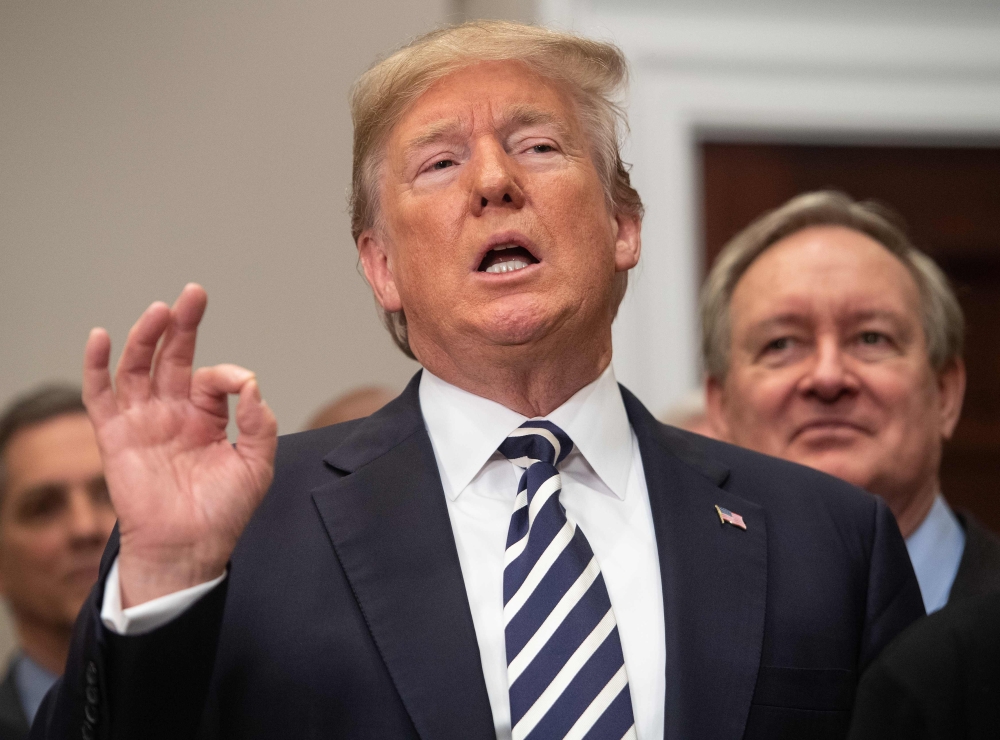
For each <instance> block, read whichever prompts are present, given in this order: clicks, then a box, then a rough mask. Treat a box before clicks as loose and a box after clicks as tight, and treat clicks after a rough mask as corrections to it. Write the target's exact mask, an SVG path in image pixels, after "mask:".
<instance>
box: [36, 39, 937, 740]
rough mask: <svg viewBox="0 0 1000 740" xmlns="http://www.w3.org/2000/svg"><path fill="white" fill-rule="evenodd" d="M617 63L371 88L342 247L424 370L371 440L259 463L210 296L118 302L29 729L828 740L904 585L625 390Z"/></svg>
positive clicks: (300, 442)
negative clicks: (99, 553)
mask: <svg viewBox="0 0 1000 740" xmlns="http://www.w3.org/2000/svg"><path fill="white" fill-rule="evenodd" d="M625 74H626V66H625V60H624V58H623V57H622V55H621V53H620V52H619V51H618V50H617V49H616V48H614V47H613V46H610V45H608V44H603V43H598V42H595V41H590V40H587V39H582V38H578V37H575V36H572V35H568V34H562V33H556V32H552V31H546V30H543V29H539V28H533V27H530V26H521V25H516V24H507V23H499V22H481V23H471V24H466V25H463V26H458V27H455V28H449V29H444V30H442V31H438V32H435V33H432V34H430V35H428V36H425V37H423V38H421V39H418V40H417V41H415V42H414V43H412V44H410V45H409V46H407V47H405V48H404V49H402V50H400V51H399V52H397V53H396V54H394V55H392V56H390V57H389V58H388V59H386V60H385V61H383V62H381V63H380V64H378V65H376V66H375V67H373V68H372V69H371V70H369V71H368V72H367V73H366V74H365V75H364V76H363V77H362V78H361V79H360V81H359V82H358V84H357V86H356V88H355V91H354V94H353V98H352V112H353V118H354V123H355V148H354V155H355V156H354V184H353V197H352V226H353V232H354V237H355V241H356V243H357V248H358V251H359V255H360V258H361V263H362V265H363V267H364V271H365V276H366V278H367V280H368V282H369V284H370V285H371V287H372V290H373V292H374V294H375V298H376V300H377V301H378V304H379V306H380V307H381V309H382V310H383V312H384V314H385V317H386V324H387V326H388V327H389V329H390V330H391V332H392V335H393V338H394V339H395V341H396V342H397V344H398V345H399V346H400V347H401V348H402V349H403V350H404V351H405V352H407V353H408V354H410V355H412V356H413V357H415V358H416V359H417V360H418V361H419V362H420V363H421V365H422V366H423V370H422V371H421V372H420V373H418V374H417V375H416V376H415V377H414V379H413V380H412V381H411V383H410V385H409V386H408V387H407V389H406V390H404V391H403V393H402V394H401V395H400V396H399V397H398V398H397V399H395V400H394V401H392V402H391V403H389V404H388V405H386V406H385V407H384V408H383V409H381V410H380V411H378V412H377V413H375V414H373V415H372V416H370V417H368V418H366V419H363V420H359V421H354V422H347V423H344V424H338V425H335V426H331V427H326V428H324V429H320V430H317V431H313V432H306V433H303V434H297V435H292V436H289V437H285V438H282V440H281V441H280V442H278V441H277V440H276V437H275V424H274V417H273V415H272V414H271V412H270V411H269V410H268V408H267V406H266V405H265V404H264V403H263V402H262V401H261V397H260V393H259V390H258V388H257V383H256V380H255V379H254V376H253V374H252V373H251V372H249V371H247V370H244V369H242V368H237V367H235V366H232V365H221V366H217V367H213V368H202V369H200V370H198V371H196V372H194V373H192V372H191V363H192V358H193V352H194V342H195V334H196V331H197V326H198V322H199V321H200V319H201V316H202V313H203V311H204V309H205V301H206V297H205V293H204V291H203V290H201V288H199V287H198V286H188V287H187V288H185V290H184V291H183V292H182V293H181V296H180V297H179V298H178V299H177V302H176V303H175V304H174V306H173V307H172V308H171V307H168V306H166V305H164V304H162V303H155V304H153V305H152V306H150V308H149V309H147V311H146V312H145V313H144V314H143V316H142V317H140V319H139V321H138V322H137V323H136V324H135V326H134V327H133V329H132V331H131V333H130V335H129V339H128V341H127V342H126V345H125V348H124V350H123V353H122V359H121V361H120V362H119V366H118V371H117V382H116V383H115V384H114V385H113V384H112V380H111V377H110V374H109V372H108V357H109V352H110V343H109V340H108V336H107V334H106V333H105V332H103V331H102V330H94V332H93V333H92V334H91V337H90V340H89V343H88V346H87V349H86V357H85V370H84V374H85V389H86V391H85V393H86V400H87V404H88V408H89V410H90V413H91V415H92V418H93V420H94V424H95V428H96V430H97V434H98V439H99V441H100V444H101V448H102V451H103V455H104V459H105V462H106V470H107V476H108V482H109V488H110V492H111V495H112V498H113V500H114V502H115V505H116V508H117V511H118V514H119V534H118V536H117V537H116V538H114V540H113V542H112V543H111V545H110V546H109V548H108V551H107V556H106V560H105V563H104V568H103V570H102V579H101V582H100V583H99V585H98V588H97V589H96V590H95V592H94V595H93V598H92V601H91V602H90V604H89V605H88V608H87V609H86V612H85V614H84V616H83V617H82V618H81V620H80V622H79V624H78V632H77V638H76V642H75V645H74V652H73V655H72V657H71V659H70V665H69V668H68V670H67V674H66V678H65V680H64V681H63V683H62V685H61V687H60V689H59V690H58V691H57V692H55V693H53V694H50V698H49V700H48V705H47V707H44V708H43V709H42V713H41V716H43V717H44V718H45V719H44V721H43V722H41V723H36V728H35V737H37V738H52V739H54V738H70V737H73V738H79V737H81V736H83V737H85V738H86V737H97V736H100V737H122V738H125V737H128V738H143V739H144V740H146V739H148V738H187V737H198V738H221V737H234V738H236V737H238V738H262V739H263V738H276V737H290V738H314V737H344V738H362V737H363V738H424V739H425V740H428V739H430V738H437V739H440V740H445V739H451V738H475V739H480V738H482V739H485V738H517V739H518V740H520V739H522V738H531V739H532V740H539V739H542V738H584V737H586V738H591V739H592V740H597V739H601V740H621V739H622V738H640V739H641V740H659V738H664V737H666V738H714V739H717V740H737V739H738V738H780V737H819V736H826V737H837V736H839V735H842V734H843V732H844V731H845V729H846V726H847V718H848V715H849V711H850V707H851V701H852V696H853V691H854V686H855V683H856V678H857V675H858V673H859V672H860V671H861V670H863V669H864V667H865V666H866V665H867V664H868V663H869V662H870V661H871V660H872V659H873V658H874V656H875V655H877V654H878V652H879V651H880V650H881V648H882V646H883V645H885V644H886V642H887V641H888V640H890V639H891V638H892V637H893V636H894V635H895V634H896V633H897V632H898V631H899V630H901V629H902V628H903V627H905V626H906V625H907V624H908V623H909V622H911V621H912V620H913V619H914V618H915V617H916V616H917V615H919V614H920V613H921V611H922V610H921V608H920V602H919V599H920V595H919V591H918V589H917V585H916V581H915V580H914V578H913V574H912V570H911V569H910V567H909V563H908V561H907V558H906V551H905V548H904V545H903V542H902V539H901V538H900V536H899V532H898V530H897V528H896V525H895V524H894V522H893V520H892V515H891V514H890V513H889V511H888V509H886V507H885V506H884V504H882V503H881V502H879V501H878V500H877V499H875V498H874V497H871V496H868V495H867V494H864V493H863V492H861V491H858V490H856V489H854V488H852V487H850V486H848V485H847V484H844V483H843V482H841V481H837V480H835V479H833V478H830V477H828V476H825V475H822V474H819V473H816V472H815V471H812V470H809V469H807V468H802V467H799V466H792V465H788V464H787V463H783V462H781V461H774V460H770V459H768V458H765V457H763V456H760V455H756V454H754V453H750V452H747V451H745V450H741V449H739V448H736V447H732V446H728V445H723V444H720V443H717V442H713V441H710V440H705V439H703V438H700V437H696V436H695V435H689V434H686V433H684V432H680V431H677V430H671V429H669V428H668V427H665V426H663V425H661V424H659V423H658V422H656V421H655V419H653V418H652V416H651V415H650V414H649V412H647V411H646V409H645V408H644V407H643V406H642V405H641V404H640V403H639V401H638V400H636V399H635V398H634V397H633V396H632V395H631V394H629V393H628V392H627V391H625V390H624V389H622V388H620V387H619V386H618V385H617V383H616V382H615V380H614V374H613V371H612V369H611V364H610V362H611V322H612V320H613V318H614V316H615V313H616V311H617V308H618V304H619V302H620V301H621V299H622V296H623V294H624V291H625V287H626V280H627V274H628V271H629V270H630V269H631V268H632V267H634V266H635V265H636V263H637V261H638V259H639V250H640V238H639V231H640V223H641V217H642V204H641V202H640V200H639V196H638V194H637V193H636V192H635V190H634V189H632V187H631V185H630V184H629V178H628V173H627V170H626V168H625V166H624V165H623V164H622V161H621V158H620V155H619V151H618V138H619V133H620V131H621V130H622V129H623V124H624V120H623V117H622V115H621V113H620V110H619V109H618V107H617V105H616V104H615V97H616V96H617V95H618V94H620V93H621V91H622V87H623V85H624V81H625ZM158 343H159V349H158V350H157V349H156V347H157V344H158ZM228 393H236V394H238V395H239V397H240V398H239V403H238V405H237V409H236V421H237V425H238V427H239V430H240V435H239V438H238V440H237V443H236V445H235V447H232V446H230V445H229V444H228V442H227V440H226V437H225V424H226V416H227V414H226V410H227V407H226V396H227V394H228ZM275 449H277V456H276V457H275ZM265 494H266V495H265ZM817 509H823V510H826V511H828V512H829V518H828V520H827V521H826V522H820V523H819V524H813V523H812V521H813V520H814V518H815V517H813V516H812V513H813V512H814V511H815V510H817ZM802 525H808V526H802Z"/></svg>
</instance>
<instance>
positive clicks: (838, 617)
mask: <svg viewBox="0 0 1000 740" xmlns="http://www.w3.org/2000/svg"><path fill="white" fill-rule="evenodd" d="M418 380H419V374H418V375H417V377H415V378H414V379H413V381H412V382H411V383H410V385H409V386H408V387H407V389H406V390H405V391H404V392H403V394H402V395H401V396H400V397H399V398H398V399H396V400H395V401H393V402H392V403H390V404H389V405H388V406H386V407H385V408H384V409H382V410H381V411H379V412H378V413H376V414H374V415H372V416H370V417H368V418H367V419H363V420H359V421H356V422H348V423H345V424H339V425H336V426H333V427H327V428H325V429H321V430H318V431H312V432H304V433H301V434H295V435H290V436H286V437H283V438H282V439H281V442H280V444H279V447H278V455H277V463H276V472H275V479H274V483H273V484H272V487H271V490H270V492H269V493H268V495H267V496H266V497H265V499H264V501H263V503H262V504H261V506H260V508H259V509H258V511H257V512H256V514H255V515H254V517H253V519H252V521H251V522H250V524H249V526H248V527H247V529H246V532H245V533H244V535H243V536H242V538H241V539H240V542H239V544H238V546H237V548H236V550H235V552H234V553H233V556H232V560H231V562H230V570H229V577H228V578H227V579H226V581H224V582H223V584H221V585H220V586H218V587H217V588H216V589H214V590H213V591H212V592H210V593H209V594H208V595H207V596H205V597H204V598H203V599H202V600H200V601H199V602H198V603H197V604H196V605H195V606H193V607H192V608H191V609H189V610H188V611H187V612H185V613H184V614H183V615H182V616H180V617H179V618H177V619H176V620H174V621H173V622H171V623H170V624H168V625H166V626H164V627H161V628H159V629H157V630H155V631H153V632H151V633H149V634H146V635H140V636H132V637H122V636H119V635H115V634H113V633H111V632H109V631H108V630H106V629H105V628H104V627H103V626H102V624H101V621H100V616H99V615H100V608H101V599H102V594H103V589H104V579H105V578H106V576H107V571H108V569H109V567H110V564H111V561H112V558H113V556H114V554H115V553H116V551H117V537H113V538H112V541H111V543H110V544H109V547H108V551H107V553H106V555H105V562H104V564H103V567H102V575H101V579H100V581H99V582H98V585H97V587H96V588H95V590H94V592H93V594H92V595H91V597H90V600H89V602H88V603H87V604H86V605H85V607H84V609H83V611H82V613H81V615H80V618H79V620H78V622H77V625H76V632H75V637H74V641H73V646H72V649H71V654H70V659H69V663H68V666H67V672H66V675H65V677H64V679H63V681H62V682H61V684H60V685H59V686H58V687H57V688H55V689H53V691H52V692H51V693H50V694H49V696H48V698H47V699H46V703H45V705H44V706H43V708H42V710H41V711H40V712H39V719H38V720H36V723H35V727H34V728H33V734H32V737H33V738H36V739H39V740H40V739H41V738H48V739H49V740H55V739H56V738H60V739H63V738H74V739H76V738H80V737H84V738H87V737H100V738H130V739H135V738H143V739H144V740H150V739H153V738H170V740H177V739H178V738H190V737H196V738H205V739H209V738H211V739H212V740H214V739H216V738H239V739H241V740H250V739H254V738H261V739H264V738H267V739H269V740H270V739H273V738H294V740H306V739H307V738H330V737H337V738H379V739H380V740H381V739H385V738H422V740H452V739H457V738H461V739H463V740H465V739H470V740H486V739H487V738H492V737H494V729H493V718H492V713H491V710H490V705H489V700H488V697H487V693H486V685H485V681H484V679H483V673H482V667H481V664H480V658H479V648H478V644H477V642H476V635H475V631H474V628H473V623H472V615H471V612H470V609H469V604H468V600H467V598H466V594H465V587H464V582H463V579H462V573H461V569H460V566H459V561H458V554H457V551H456V548H455V541H454V537H453V534H452V529H451V523H450V521H449V517H448V510H447V504H446V500H445V496H444V493H443V491H442V488H441V479H440V475H439V473H438V469H437V465H436V462H435V458H434V452H433V450H432V448H431V443H430V439H429V437H428V435H427V431H426V428H425V426H424V422H423V417H422V415H421V413H420V404H419V398H418V393H417V387H418ZM622 394H623V397H624V399H625V407H626V409H627V412H628V416H629V420H630V422H631V424H632V427H633V429H634V430H635V433H636V436H637V438H638V440H639V449H640V453H641V455H642V461H643V466H644V468H645V474H646V482H647V485H648V489H649V498H650V505H651V509H652V513H653V521H654V528H655V532H656V539H657V545H658V553H659V561H660V573H661V575H662V583H663V604H664V615H663V619H664V623H665V627H666V666H667V668H666V671H667V674H666V696H665V697H664V701H665V707H666V722H665V728H664V729H665V736H666V738H667V739H668V740H678V739H680V738H692V739H696V740H704V739H706V738H710V739H713V740H738V738H768V740H775V739H776V738H784V737H787V738H805V737H808V738H821V737H841V736H843V734H844V733H845V732H846V728H847V724H848V721H849V714H850V709H851V705H852V702H853V697H854V690H855V685H856V683H857V677H858V675H859V674H860V673H861V671H863V669H864V668H865V667H866V666H867V665H868V664H869V663H870V662H871V661H872V659H873V658H874V657H875V656H876V655H877V654H878V653H879V651H880V650H881V649H882V647H883V646H884V645H885V644H886V643H888V642H889V640H891V639H892V638H893V637H894V636H895V635H896V634H897V633H898V632H900V631H901V630H902V629H903V628H904V627H906V626H907V625H908V624H910V622H912V621H913V620H914V619H916V618H917V617H919V616H920V615H921V614H922V613H923V606H922V602H921V598H920V591H919V589H918V587H917V582H916V579H915V578H914V575H913V571H912V568H911V567H910V562H909V559H908V557H907V553H906V549H905V546H904V544H903V540H902V538H901V537H900V534H899V530H898V529H897V527H896V523H895V520H894V519H893V517H892V515H891V513H890V512H889V511H888V509H887V508H886V507H885V505H884V504H883V503H882V502H880V501H879V500H877V499H876V498H875V497H873V496H870V495H868V494H866V493H863V492H861V491H859V490H857V489H855V488H853V487H851V486H849V485H847V484H845V483H843V482H841V481H838V480H836V479H834V478H831V477H829V476H826V475H823V474H821V473H818V472H815V471H813V470H809V469H807V468H804V467H801V466H798V465H793V464H790V463H787V462H782V461H779V460H776V459H773V458H769V457H765V456H763V455H759V454H756V453H753V452H749V451H746V450H743V449H740V448H737V447H733V446H730V445H725V444H722V443H719V442H715V441H712V440H709V439H706V438H704V437H699V436H697V435H692V434H689V433H686V432H682V431H679V430H677V429H673V428H671V427H667V426H664V425H662V424H660V423H659V422H657V421H656V420H655V419H654V418H653V417H652V416H651V415H650V414H649V412H648V411H647V410H646V409H645V408H644V407H643V406H642V404H640V403H639V401H638V400H636V399H635V398H634V397H633V396H632V395H631V394H630V393H629V392H628V391H626V390H624V389H622ZM716 505H719V506H722V507H725V508H728V509H730V510H732V511H734V512H736V513H738V514H740V515H742V517H743V519H744V521H745V522H746V527H747V528H746V531H743V530H741V529H737V528H736V527H733V526H731V525H728V524H722V523H721V522H720V520H719V516H718V514H717V513H716V510H715V506H716Z"/></svg>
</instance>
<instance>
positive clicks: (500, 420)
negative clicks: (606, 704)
mask: <svg viewBox="0 0 1000 740" xmlns="http://www.w3.org/2000/svg"><path fill="white" fill-rule="evenodd" d="M420 407H421V411H422V412H423V416H424V422H425V424H426V426H427V432H428V434H429V436H430V439H431V444H432V445H433V448H434V456H435V458H436V460H437V465H438V470H439V471H440V474H441V484H442V486H443V488H444V494H445V498H446V500H447V505H448V514H449V517H450V519H451V526H452V530H453V533H454V535H455V544H456V546H457V548H458V559H459V562H460V564H461V567H462V577H463V579H464V581H465V590H466V594H467V596H468V599H469V606H470V608H471V611H472V622H473V625H474V626H475V630H476V639H477V641H478V643H479V655H480V659H481V661H482V666H483V675H484V678H485V680H486V691H487V693H488V695H489V700H490V706H491V708H492V710H493V722H494V725H495V727H496V733H497V738H498V739H499V740H508V739H509V738H510V737H511V730H510V700H509V696H508V693H507V689H508V687H507V660H506V649H505V643H504V630H503V560H504V550H505V549H506V544H507V529H508V527H509V524H510V516H511V514H512V513H513V510H514V497H515V494H516V493H517V485H518V481H519V479H520V476H521V470H520V469H519V468H517V467H516V466H515V465H514V464H513V463H511V462H509V461H508V460H506V459H505V458H504V457H503V456H502V455H501V454H500V453H499V452H497V448H498V447H499V446H500V443H501V442H503V440H504V439H506V437H507V435H508V434H510V432H512V431H513V430H514V429H516V428H517V427H519V426H520V425H521V424H522V423H523V422H524V421H526V420H527V417H525V416H522V415H520V414H518V413H516V412H514V411H511V410H510V409H508V408H506V407H504V406H502V405H500V404H498V403H496V402H494V401H490V400H488V399H485V398H482V397H480V396H475V395H473V394H471V393H467V392H466V391H463V390H461V389H459V388H457V387H455V386H453V385H451V384H449V383H446V382H445V381H443V380H441V379H440V378H438V377H436V376H434V375H433V374H431V373H429V372H428V371H427V370H424V372H423V375H422V376H421V379H420ZM545 418H547V419H548V420H549V421H551V422H552V423H554V424H556V425H557V426H559V427H560V428H561V429H562V430H563V431H564V432H566V434H568V435H569V437H570V439H572V440H573V443H574V449H573V452H571V453H570V455H569V456H568V457H567V458H566V460H564V461H563V463H562V464H561V465H560V467H559V470H560V473H561V474H562V485H563V488H562V494H561V495H560V499H559V500H560V501H561V502H562V504H563V506H564V507H565V508H566V511H567V514H568V515H569V516H570V517H571V518H572V519H573V520H574V521H576V523H577V525H578V526H579V527H580V529H582V530H583V533H584V534H585V535H586V537H587V540H588V541H589V542H590V546H591V548H592V549H593V551H594V555H595V556H596V557H597V561H598V563H599V564H600V566H601V572H602V573H603V574H604V581H605V583H606V585H607V589H608V595H609V596H610V598H611V604H612V608H613V609H614V612H615V620H616V621H617V623H618V632H619V636H620V639H621V644H622V653H623V654H624V658H625V669H626V671H627V673H628V679H629V690H630V692H631V695H632V711H633V716H634V718H635V728H636V734H637V736H638V738H639V739H640V740H661V739H662V737H663V722H664V696H665V693H666V683H665V682H666V677H665V676H666V640H665V637H664V627H663V594H662V590H661V582H660V566H659V559H658V554H657V547H656V537H655V533H654V530H653V517H652V513H651V511H650V507H649V494H648V491H647V489H646V479H645V476H644V474H643V467H642V459H641V457H640V455H639V445H638V442H637V440H636V438H635V434H634V433H633V431H632V428H631V426H630V425H629V422H628V416H627V415H626V412H625V405H624V403H623V401H622V397H621V392H620V391H619V389H618V384H617V382H616V381H615V376H614V372H613V370H612V369H611V366H610V365H609V366H608V368H607V369H606V370H605V371H604V372H603V373H602V374H601V376H600V377H599V378H598V379H597V380H595V381H594V382H593V383H591V384H590V385H588V386H586V387H584V388H582V389H581V390H580V391H578V392H577V393H576V394H575V395H574V396H573V397H572V398H570V399H569V400H568V401H566V403H564V404H563V405H562V406H560V407H559V408H558V409H556V410H555V411H553V412H552V413H551V414H549V415H548V416H547V417H545ZM111 576H117V572H113V573H111V574H109V577H108V581H107V586H106V588H105V598H104V607H103V609H102V612H101V617H102V621H103V622H104V624H105V625H106V626H107V627H108V629H110V630H113V631H115V632H120V633H123V634H125V633H128V634H133V633H138V632H140V631H148V630H150V629H154V628H155V627H157V626H160V625H162V624H165V623H166V622H168V621H170V619H172V618H174V617H175V616H177V615H179V614H180V613H181V612H183V611H184V609H186V608H187V607H188V606H190V605H191V604H193V603H194V602H195V601H197V599H198V598H200V597H201V595H203V593H204V592H205V590H209V589H210V588H211V585H210V584H202V586H196V587H194V589H188V590H187V591H188V592H190V593H185V594H180V593H179V594H170V595H169V596H166V597H162V599H158V600H157V601H159V602H161V603H160V604H159V605H154V604H153V602H150V603H149V604H142V605H140V606H138V607H132V608H130V609H125V610H122V609H121V600H120V596H119V586H118V579H117V577H114V578H112V577H111ZM214 583H215V582H213V584H214ZM196 589H197V591H195V590H196ZM202 589H204V590H202ZM151 606H154V607H155V608H152V609H150V607H151ZM135 610H141V611H139V612H138V613H137V612H136V611H135ZM130 622H131V625H130ZM140 625H141V627H140ZM130 627H131V628H130Z"/></svg>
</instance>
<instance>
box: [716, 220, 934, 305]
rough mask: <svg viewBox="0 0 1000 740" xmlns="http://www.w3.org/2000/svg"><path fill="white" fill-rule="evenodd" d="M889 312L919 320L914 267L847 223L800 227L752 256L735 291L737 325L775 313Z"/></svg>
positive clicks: (733, 300)
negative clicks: (912, 268)
mask: <svg viewBox="0 0 1000 740" xmlns="http://www.w3.org/2000/svg"><path fill="white" fill-rule="evenodd" d="M869 312H888V313H892V314H895V315H897V316H900V317H905V318H910V319H912V320H914V321H919V318H920V291H919V288H918V287H917V283H916V281H915V280H914V278H913V275H911V274H910V271H909V270H908V269H907V268H906V267H905V266H904V265H903V263H902V262H901V261H900V260H899V259H897V258H896V256H895V255H893V254H892V253H891V252H889V250H887V249H886V248H885V247H883V246H882V245H881V244H879V243H878V242H877V241H875V240H874V239H872V238H871V237H869V236H867V235H866V234H862V233H861V232H859V231H855V230H854V229H849V228H846V227H843V226H819V227H810V228H807V229H802V230H801V231H797V232H795V233H794V234H791V235H790V236H787V237H785V238H784V239H782V240H780V241H778V242H776V243H775V244H774V245H773V246H771V247H769V248H768V249H767V250H766V251H764V253H763V254H761V255H760V256H759V257H758V258H757V259H756V260H754V261H753V262H752V263H751V265H750V267H749V268H747V270H746V272H745V273H744V274H743V276H742V277H741V278H740V280H739V281H738V282H737V284H736V287H735V289H734V291H733V297H732V304H731V313H732V316H733V323H734V324H747V323H752V322H755V321H759V320H765V319H767V318H771V317H773V316H774V315H777V314H793V315H795V314H816V313H825V314H828V315H829V314H832V315H833V316H834V317H835V318H846V317H849V316H850V315H854V314H860V313H869Z"/></svg>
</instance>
